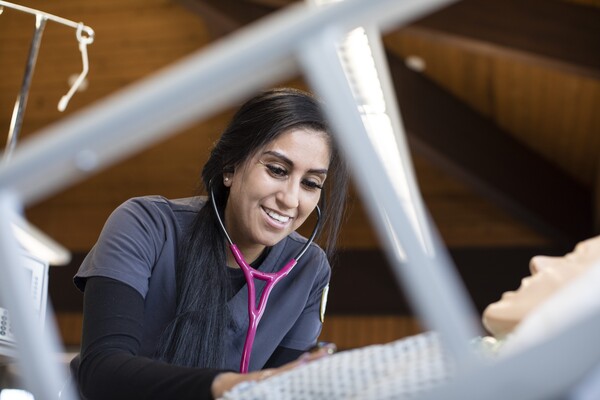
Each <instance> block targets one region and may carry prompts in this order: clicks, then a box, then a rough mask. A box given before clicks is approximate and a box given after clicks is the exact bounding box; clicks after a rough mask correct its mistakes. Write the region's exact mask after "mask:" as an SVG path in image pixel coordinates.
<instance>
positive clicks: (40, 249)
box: [11, 213, 71, 265]
mask: <svg viewBox="0 0 600 400" xmlns="http://www.w3.org/2000/svg"><path fill="white" fill-rule="evenodd" d="M11 227H12V229H13V232H14V235H15V238H16V239H17V241H18V242H19V244H20V245H21V246H22V247H23V248H24V249H25V250H27V251H28V252H30V253H31V254H33V255H34V256H36V257H38V258H41V259H43V260H46V261H48V263H49V264H50V265H66V264H68V263H69V261H71V253H70V252H69V250H67V249H66V248H64V247H63V246H61V245H60V244H59V243H57V242H56V241H54V240H53V239H52V238H50V237H49V236H48V235H46V234H45V233H44V232H42V231H41V230H39V229H38V228H36V227H35V226H34V225H32V224H30V223H29V221H27V220H26V219H25V218H23V217H22V216H21V215H19V214H17V213H14V214H12V220H11Z"/></svg>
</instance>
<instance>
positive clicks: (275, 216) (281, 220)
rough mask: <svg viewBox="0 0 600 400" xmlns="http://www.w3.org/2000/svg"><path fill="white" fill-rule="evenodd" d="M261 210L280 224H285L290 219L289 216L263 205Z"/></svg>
mask: <svg viewBox="0 0 600 400" xmlns="http://www.w3.org/2000/svg"><path fill="white" fill-rule="evenodd" d="M263 211H264V212H265V213H266V214H267V215H268V216H269V217H270V218H271V219H273V220H275V221H276V222H278V223H280V224H286V223H288V222H289V220H290V219H291V218H290V217H289V216H286V215H282V214H279V213H277V212H275V211H273V210H270V209H267V208H264V207H263Z"/></svg>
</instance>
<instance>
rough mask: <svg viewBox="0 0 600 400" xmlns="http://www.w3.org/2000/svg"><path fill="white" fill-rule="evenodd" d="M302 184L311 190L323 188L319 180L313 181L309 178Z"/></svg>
mask: <svg viewBox="0 0 600 400" xmlns="http://www.w3.org/2000/svg"><path fill="white" fill-rule="evenodd" d="M302 184H303V185H304V186H305V187H307V188H308V189H310V190H317V189H319V190H320V189H323V185H320V184H319V183H318V182H315V181H311V180H308V179H306V180H304V181H302Z"/></svg>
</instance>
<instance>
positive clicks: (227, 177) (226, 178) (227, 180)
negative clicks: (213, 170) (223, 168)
mask: <svg viewBox="0 0 600 400" xmlns="http://www.w3.org/2000/svg"><path fill="white" fill-rule="evenodd" d="M232 178H233V172H224V173H223V185H225V187H231V181H232Z"/></svg>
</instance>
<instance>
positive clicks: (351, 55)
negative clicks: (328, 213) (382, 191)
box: [307, 0, 431, 259]
mask: <svg viewBox="0 0 600 400" xmlns="http://www.w3.org/2000/svg"><path fill="white" fill-rule="evenodd" d="M307 1H308V2H309V3H312V4H315V5H317V6H322V5H327V4H330V3H335V2H338V1H343V0H307ZM338 56H339V58H340V61H341V64H342V68H343V69H344V73H345V75H346V79H347V80H348V84H349V86H350V88H351V90H352V94H353V96H354V100H355V102H356V104H357V106H358V111H359V113H360V115H361V118H362V121H363V123H364V125H365V129H366V131H367V134H368V136H369V140H370V141H371V143H372V144H373V147H374V148H375V151H376V152H377V154H378V155H379V158H380V159H381V161H382V162H383V165H384V168H385V170H386V172H387V177H388V180H389V182H391V185H392V187H393V189H394V191H395V192H396V194H397V195H398V198H399V199H400V204H399V205H400V206H401V207H402V208H403V209H404V211H405V213H406V215H407V216H408V219H409V221H410V223H411V225H412V227H413V229H414V231H415V233H416V235H417V237H418V238H419V239H420V241H421V244H422V245H423V248H424V250H425V251H427V252H430V251H431V248H430V246H428V245H427V240H426V239H425V238H426V233H425V232H424V229H425V228H424V226H423V223H422V222H421V223H420V218H419V215H418V212H417V204H415V202H416V201H419V199H420V195H419V194H418V193H411V187H413V186H414V187H413V189H412V190H418V189H417V187H416V186H415V185H413V186H411V183H410V182H411V180H410V179H409V174H412V173H413V172H412V169H410V166H409V163H408V162H407V163H403V160H402V158H401V157H402V156H401V151H400V146H399V143H398V140H397V135H396V133H395V132H394V123H393V122H392V118H397V119H398V120H399V117H398V116H397V115H395V114H392V113H393V112H396V111H395V110H391V109H388V105H387V104H386V98H385V94H384V90H383V87H382V83H381V79H380V76H379V73H380V71H379V70H378V68H377V63H376V59H375V57H374V55H373V52H372V50H371V46H370V45H369V36H368V35H367V32H366V31H365V29H364V28H363V27H358V28H356V29H353V30H352V31H350V32H349V33H348V34H347V35H346V36H345V38H344V39H343V41H342V42H341V43H340V44H339V45H338ZM398 129H400V130H401V126H400V127H399V128H398ZM401 134H402V132H398V135H401ZM406 154H408V153H407V152H406ZM407 169H410V170H407ZM410 177H412V175H410ZM412 178H413V179H412V182H414V177H412ZM385 218H387V215H386V216H385ZM388 233H389V234H392V236H393V237H394V240H395V242H396V245H397V249H396V250H397V254H399V256H400V257H401V258H402V259H405V253H404V251H403V250H402V248H401V245H400V243H398V240H397V238H396V235H394V234H393V232H391V231H389V232H388Z"/></svg>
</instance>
